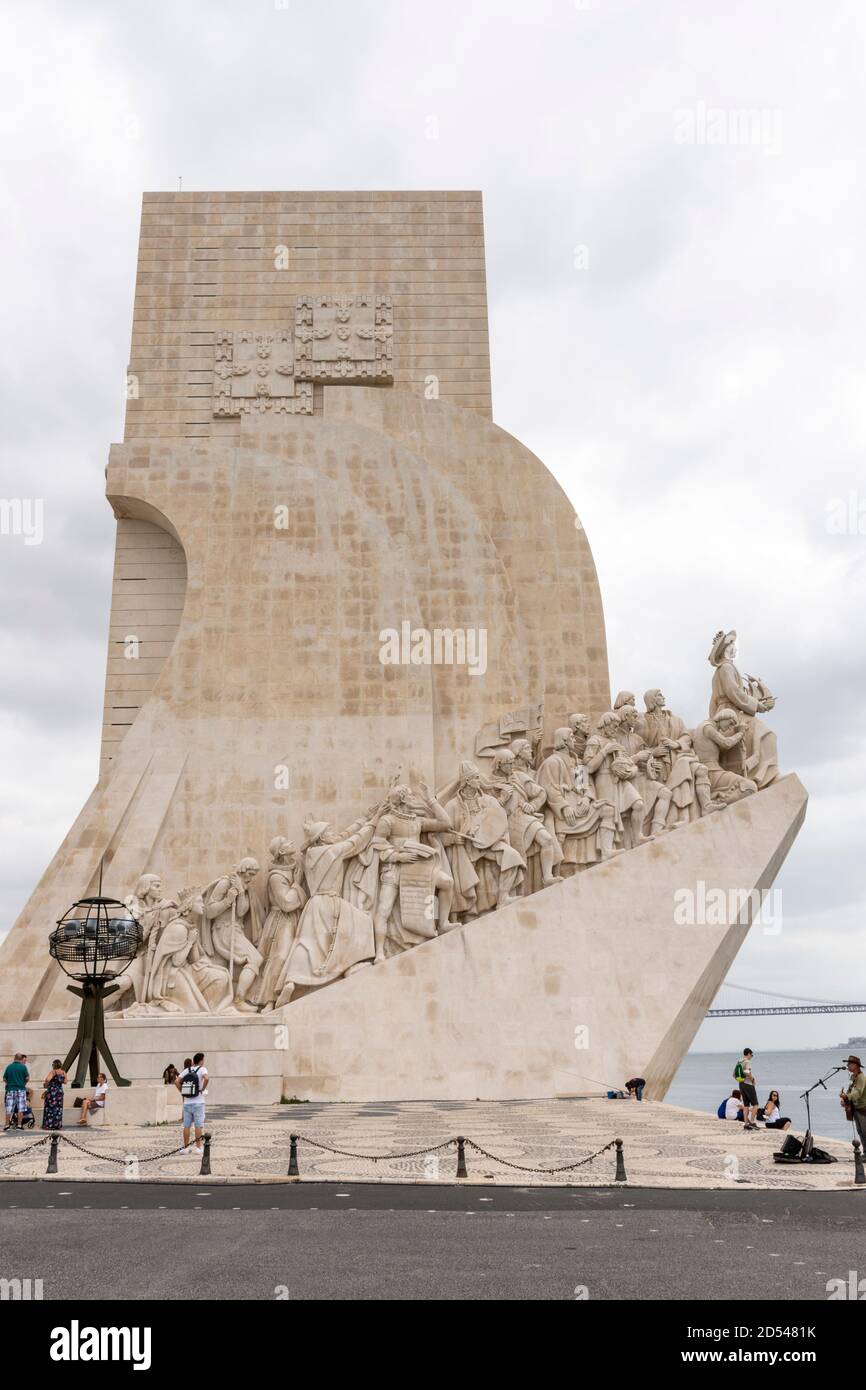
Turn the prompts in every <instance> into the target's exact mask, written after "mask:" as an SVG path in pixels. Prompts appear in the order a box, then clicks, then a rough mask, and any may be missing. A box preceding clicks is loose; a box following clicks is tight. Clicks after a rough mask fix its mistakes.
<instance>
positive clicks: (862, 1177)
mask: <svg viewBox="0 0 866 1390" xmlns="http://www.w3.org/2000/svg"><path fill="white" fill-rule="evenodd" d="M852 1142H853V1145H854V1183H855V1186H857V1187H859V1186H860V1185H861V1184H862V1183H866V1169H864V1167H863V1150H862V1149H861V1147H860V1140H859V1139H854V1140H853V1141H852Z"/></svg>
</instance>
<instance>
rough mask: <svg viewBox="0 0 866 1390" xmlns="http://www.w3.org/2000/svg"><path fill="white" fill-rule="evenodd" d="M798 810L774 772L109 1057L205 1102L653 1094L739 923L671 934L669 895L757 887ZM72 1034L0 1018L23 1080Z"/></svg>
mask: <svg viewBox="0 0 866 1390" xmlns="http://www.w3.org/2000/svg"><path fill="white" fill-rule="evenodd" d="M805 810H806V793H805V790H804V789H803V786H802V784H801V783H800V781H799V779H798V778H797V777H796V776H793V775H790V776H787V777H784V778H782V779H781V780H780V781H779V782H777V783H775V784H774V785H773V786H772V787H770V788H768V789H767V790H765V791H762V792H759V793H758V795H757V796H752V797H749V798H747V799H746V800H744V801H741V802H739V803H737V804H736V805H735V806H732V807H729V808H728V809H727V810H725V811H722V812H719V813H717V814H716V815H712V816H709V817H707V818H705V819H702V820H699V821H696V822H695V823H693V824H692V825H690V826H686V827H682V828H681V829H679V830H675V831H672V832H671V833H670V834H668V835H665V836H664V837H663V838H661V839H659V840H657V841H655V842H653V843H652V844H649V845H645V846H642V847H640V848H638V849H635V850H632V851H630V852H629V853H627V854H624V855H620V856H618V857H617V858H615V859H613V860H611V861H609V862H608V863H606V864H602V865H599V866H597V867H595V868H592V869H589V870H587V871H586V872H584V873H583V874H580V875H578V876H577V877H575V878H572V879H569V880H567V881H566V882H564V883H562V884H559V885H557V886H556V887H553V888H547V889H545V890H543V891H542V892H541V893H538V894H535V895H534V896H533V897H531V898H529V899H526V900H524V901H523V902H520V903H517V904H514V905H512V906H510V907H506V908H502V909H501V910H500V911H498V912H494V913H491V914H490V915H488V916H486V917H482V918H481V919H479V920H478V921H476V922H473V923H472V924H471V925H469V926H466V927H464V928H460V929H458V930H455V931H453V932H451V933H449V934H448V935H447V936H445V937H441V938H439V939H437V940H435V941H432V942H429V943H428V944H426V945H422V946H417V947H415V949H414V950H412V951H410V952H406V953H405V954H403V955H401V956H397V957H395V958H394V959H393V960H390V961H386V962H385V963H384V964H381V965H377V966H374V967H372V968H371V969H368V970H364V971H361V972H359V973H358V974H356V975H353V976H351V977H350V978H349V979H345V980H341V981H339V982H338V983H337V984H335V985H331V986H329V987H328V988H325V989H323V990H320V991H318V992H316V993H313V994H310V995H307V996H306V997H305V998H302V999H299V1000H298V1001H297V1002H295V1003H293V1004H290V1005H288V1006H287V1007H286V1008H284V1009H282V1010H280V1011H278V1012H277V1013H275V1014H271V1015H268V1016H266V1017H262V1016H259V1017H257V1018H249V1019H241V1018H238V1019H227V1018H208V1017H196V1018H186V1019H184V1018H180V1017H176V1018H149V1019H136V1020H131V1019H127V1020H118V1021H116V1022H110V1023H109V1039H110V1043H111V1046H112V1049H113V1050H114V1054H115V1057H116V1058H117V1059H118V1061H119V1063H120V1066H121V1070H122V1071H123V1073H124V1074H125V1075H126V1076H128V1077H130V1078H131V1079H133V1080H147V1079H151V1080H152V1079H154V1078H155V1077H158V1076H159V1075H160V1074H161V1072H162V1069H163V1067H164V1066H165V1065H166V1064H167V1063H168V1062H170V1061H173V1062H175V1064H178V1065H179V1063H180V1062H182V1061H183V1058H184V1057H186V1056H189V1055H191V1054H192V1053H193V1052H195V1051H197V1050H199V1049H201V1050H202V1051H204V1052H205V1053H206V1054H207V1060H208V1066H209V1067H210V1070H211V1073H212V1076H213V1078H214V1079H213V1083H212V1088H211V1099H212V1100H213V1101H215V1102H216V1101H220V1102H243V1101H247V1102H258V1103H262V1102H275V1101H278V1100H279V1099H280V1095H281V1094H282V1095H285V1096H288V1097H292V1096H295V1097H297V1098H299V1099H303V1100H333V1101H354V1100H415V1099H463V1100H475V1099H480V1100H504V1099H520V1098H532V1097H544V1096H554V1095H562V1094H592V1093H598V1092H599V1091H601V1090H604V1089H606V1088H607V1087H608V1086H621V1085H622V1083H623V1082H624V1081H625V1079H626V1077H628V1076H631V1075H635V1074H637V1075H643V1076H645V1077H646V1078H647V1081H648V1087H647V1094H648V1096H649V1097H650V1098H651V1099H654V1100H661V1099H663V1098H664V1095H665V1093H666V1091H667V1088H668V1086H669V1085H670V1082H671V1080H672V1078H673V1075H674V1073H675V1071H676V1069H677V1067H678V1065H679V1063H680V1061H681V1059H682V1057H683V1055H684V1054H685V1052H686V1051H687V1050H688V1048H689V1045H690V1043H691V1041H692V1039H693V1037H694V1035H695V1033H696V1032H697V1029H698V1027H699V1026H700V1023H701V1021H702V1019H703V1018H704V1016H705V1015H706V1011H707V1009H708V1008H709V1007H710V1004H711V1003H712V1000H713V997H714V996H715V994H716V992H717V990H718V988H719V986H720V985H721V983H722V981H723V980H724V978H725V975H726V973H727V971H728V969H729V966H730V964H731V962H732V960H733V959H734V956H735V955H736V953H737V951H738V950H739V948H740V946H741V945H742V943H743V941H744V939H745V937H746V934H747V932H748V929H749V928H748V923H744V924H742V925H733V926H706V925H701V924H697V925H692V926H679V925H677V924H676V921H675V918H674V908H675V904H676V898H675V894H676V893H677V891H678V890H681V889H684V888H685V889H692V890H693V891H694V890H695V889H696V885H697V883H698V882H699V881H703V882H704V883H705V884H706V885H707V889H708V890H709V889H723V890H725V891H726V892H729V891H731V890H734V891H737V892H743V891H748V890H750V889H753V888H756V889H767V888H769V887H770V885H771V884H772V882H773V880H774V878H775V876H776V874H777V872H778V870H779V867H780V866H781V864H782V862H783V860H784V858H785V856H786V854H787V852H788V849H789V848H790V846H791V844H792V843H793V840H794V837H795V836H796V834H797V832H798V830H799V828H800V825H801V823H802V821H803V817H804V815H805ZM282 1025H285V1028H283V1027H282ZM583 1030H585V1031H583ZM73 1034H74V1025H73V1023H72V1022H71V1021H65V1022H63V1023H57V1022H55V1023H51V1022H49V1021H40V1022H36V1023H26V1024H20V1025H17V1026H12V1025H3V1026H2V1027H0V1046H2V1047H3V1048H4V1049H5V1051H6V1053H7V1054H8V1055H10V1056H11V1054H12V1053H13V1051H15V1050H19V1049H20V1050H24V1051H26V1052H28V1053H29V1054H30V1056H31V1058H33V1059H34V1065H33V1067H32V1070H33V1072H34V1075H35V1074H37V1073H38V1070H39V1067H40V1066H41V1065H42V1063H43V1061H44V1062H45V1063H46V1065H47V1062H48V1061H50V1058H51V1056H53V1055H56V1054H58V1053H59V1054H61V1055H62V1054H63V1053H64V1051H65V1049H66V1048H67V1047H68V1045H69V1044H70V1042H71V1041H72V1037H73ZM584 1044H585V1045H584Z"/></svg>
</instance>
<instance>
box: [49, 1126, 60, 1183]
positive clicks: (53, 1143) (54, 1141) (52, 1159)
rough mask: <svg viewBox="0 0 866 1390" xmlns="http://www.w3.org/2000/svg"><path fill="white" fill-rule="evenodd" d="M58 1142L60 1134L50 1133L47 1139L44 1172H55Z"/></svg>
mask: <svg viewBox="0 0 866 1390" xmlns="http://www.w3.org/2000/svg"><path fill="white" fill-rule="evenodd" d="M59 1143H60V1135H59V1134H52V1135H51V1138H50V1140H49V1144H50V1148H49V1150H48V1167H47V1168H46V1169H45V1171H46V1173H56V1172H57V1146H58V1144H59Z"/></svg>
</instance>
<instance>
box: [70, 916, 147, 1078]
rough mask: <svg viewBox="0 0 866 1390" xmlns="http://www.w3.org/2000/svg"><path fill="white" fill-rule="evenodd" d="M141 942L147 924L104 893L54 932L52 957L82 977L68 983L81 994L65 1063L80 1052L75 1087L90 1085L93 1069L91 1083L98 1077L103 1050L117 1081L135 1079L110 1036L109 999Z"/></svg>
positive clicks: (73, 992) (108, 1068)
mask: <svg viewBox="0 0 866 1390" xmlns="http://www.w3.org/2000/svg"><path fill="white" fill-rule="evenodd" d="M141 942H142V931H141V927H140V925H139V923H138V921H137V920H136V918H135V917H134V916H133V915H132V913H131V912H130V911H129V908H127V907H126V906H125V905H124V904H123V903H121V902H118V901H117V899H116V898H103V897H96V898H80V899H79V901H78V902H77V903H74V904H73V906H72V907H71V908H69V910H68V912H66V913H64V915H63V916H62V917H61V918H60V920H59V921H58V923H57V926H56V927H55V929H54V931H53V932H52V933H51V935H50V936H49V938H48V950H49V953H50V955H51V957H52V959H54V960H56V961H57V963H58V965H59V966H60V968H61V969H62V970H63V971H65V973H66V974H67V975H69V976H70V977H71V978H72V979H73V980H77V981H79V984H77V985H67V986H66V988H67V989H68V990H69V992H70V993H71V994H75V995H78V997H79V998H80V999H81V1010H80V1013H79V1016H78V1032H77V1033H76V1036H75V1042H74V1043H73V1044H72V1047H71V1048H70V1049H69V1052H68V1053H67V1055H66V1059H65V1061H64V1063H63V1069H64V1071H68V1070H69V1067H70V1066H71V1065H72V1063H73V1061H74V1060H75V1058H76V1057H77V1058H78V1066H77V1068H76V1072H75V1080H74V1081H73V1082H72V1085H73V1087H81V1086H83V1085H84V1080H85V1076H86V1074H87V1072H88V1070H89V1071H90V1081H91V1084H95V1083H96V1077H97V1073H98V1072H99V1070H100V1068H99V1058H100V1056H101V1057H102V1060H103V1062H104V1064H105V1067H106V1069H107V1070H108V1071H109V1072H110V1074H111V1076H112V1077H113V1078H114V1083H115V1085H116V1086H129V1085H130V1082H129V1081H127V1080H126V1079H125V1078H124V1077H122V1076H121V1075H120V1073H119V1072H118V1070H117V1065H116V1063H115V1061H114V1058H113V1057H112V1055H111V1050H110V1048H109V1046H108V1043H107V1042H106V1038H105V1013H104V1009H103V1000H104V999H105V998H106V996H107V995H109V994H115V993H116V992H117V989H118V986H117V985H116V984H114V983H113V981H114V980H115V979H116V978H117V976H118V975H122V974H123V972H124V970H126V969H127V967H128V966H129V965H131V964H132V962H133V960H134V959H135V957H136V955H137V954H138V951H139V949H140V947H141Z"/></svg>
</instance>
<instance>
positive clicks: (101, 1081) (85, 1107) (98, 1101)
mask: <svg viewBox="0 0 866 1390" xmlns="http://www.w3.org/2000/svg"><path fill="white" fill-rule="evenodd" d="M107 1091H108V1078H107V1076H106V1075H105V1072H104V1071H101V1072H100V1073H99V1075H98V1076H97V1078H96V1086H95V1087H94V1091H93V1095H92V1096H85V1098H84V1100H83V1101H82V1104H81V1119H80V1120H79V1121H78V1123H79V1124H80V1125H85V1126H86V1125H87V1115H88V1112H89V1111H91V1110H104V1108H105V1096H106V1093H107Z"/></svg>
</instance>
